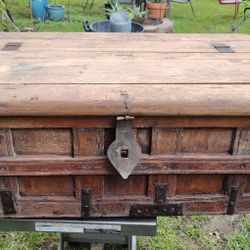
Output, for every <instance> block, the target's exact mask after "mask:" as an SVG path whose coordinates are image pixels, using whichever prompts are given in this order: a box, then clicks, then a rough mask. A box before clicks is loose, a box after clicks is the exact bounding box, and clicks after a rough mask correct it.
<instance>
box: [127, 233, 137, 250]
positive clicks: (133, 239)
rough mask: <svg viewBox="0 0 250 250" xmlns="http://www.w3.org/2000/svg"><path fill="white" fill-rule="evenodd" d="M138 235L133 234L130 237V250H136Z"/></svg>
mask: <svg viewBox="0 0 250 250" xmlns="http://www.w3.org/2000/svg"><path fill="white" fill-rule="evenodd" d="M136 243H137V241H136V235H131V237H129V238H128V250H136Z"/></svg>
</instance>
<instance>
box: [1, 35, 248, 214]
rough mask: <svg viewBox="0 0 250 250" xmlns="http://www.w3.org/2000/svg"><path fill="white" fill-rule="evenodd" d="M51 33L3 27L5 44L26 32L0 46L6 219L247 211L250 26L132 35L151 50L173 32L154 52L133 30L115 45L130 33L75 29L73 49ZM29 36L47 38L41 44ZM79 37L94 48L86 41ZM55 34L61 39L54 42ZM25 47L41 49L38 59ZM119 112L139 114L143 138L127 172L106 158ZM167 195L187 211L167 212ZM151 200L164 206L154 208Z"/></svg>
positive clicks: (138, 132)
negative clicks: (220, 46) (220, 45)
mask: <svg viewBox="0 0 250 250" xmlns="http://www.w3.org/2000/svg"><path fill="white" fill-rule="evenodd" d="M44 36H45V38H43V39H42V40H41V41H38V37H37V36H36V35H35V34H34V35H33V34H32V35H30V34H29V35H27V37H25V36H24V35H22V36H20V37H18V35H14V34H7V35H3V36H1V37H0V48H1V47H4V45H5V44H6V43H7V42H16V41H19V42H20V41H21V42H22V46H21V47H20V48H19V49H18V50H17V51H15V54H13V51H9V50H7V51H6V50H4V49H3V50H2V51H0V55H1V56H2V58H3V59H4V63H3V64H2V63H1V66H0V72H2V76H0V91H1V92H0V98H1V99H0V201H1V202H0V217H1V218H4V217H14V218H21V217H26V218H28V217H30V218H34V217H37V218H41V217H50V218H56V217H75V218H76V217H77V218H80V217H84V218H86V217H120V216H135V217H140V216H157V215H176V214H178V215H181V214H233V213H241V212H242V213H243V212H249V211H250V73H249V66H250V59H249V53H250V38H249V37H248V36H232V35H229V36H226V38H224V37H223V36H219V35H218V36H216V35H214V36H212V35H204V36H202V35H196V36H195V35H189V36H188V37H185V36H184V35H183V36H181V35H179V36H178V35H172V36H171V35H170V36H164V35H163V36H159V37H160V38H159V37H158V38H157V39H156V38H155V39H154V38H153V36H150V35H139V36H134V37H132V38H134V39H139V40H141V41H142V42H144V43H146V42H147V43H146V44H147V46H148V48H151V49H152V50H153V49H157V48H159V47H158V45H161V43H162V41H164V39H165V40H166V41H165V42H166V45H165V47H164V46H163V47H162V48H161V49H159V50H158V51H149V52H148V51H144V49H145V47H138V46H137V45H135V43H134V40H133V39H132V38H131V40H129V41H127V43H128V45H126V46H125V48H124V47H123V46H121V45H119V46H120V47H119V46H118V45H117V46H116V44H119V43H123V42H124V40H123V39H124V37H126V35H117V36H114V37H112V36H110V35H98V34H94V35H93V34H92V35H85V37H84V36H82V37H81V39H82V40H81V39H80V38H79V37H78V36H76V35H72V34H71V35H68V36H67V35H65V36H66V39H65V40H66V41H65V44H64V43H63V42H62V45H61V48H63V49H64V51H65V54H64V55H61V54H60V53H59V54H57V53H56V52H58V51H59V50H58V49H57V48H55V46H53V42H58V41H59V38H60V39H63V35H62V34H60V33H59V35H58V36H59V38H57V36H56V35H55V34H45V35H44ZM72 36H73V38H72ZM74 36H75V37H74ZM154 37H155V36H154ZM32 39H33V40H32ZM95 39H99V43H100V44H101V41H102V40H101V39H104V40H103V41H104V42H103V43H104V45H105V46H108V45H110V41H113V42H114V43H113V44H112V46H113V47H112V49H110V48H109V51H110V52H109V53H110V54H109V55H108V54H107V51H106V50H105V49H104V48H105V46H104V45H99V47H98V46H96V47H91V41H92V43H94V42H95ZM112 39H113V40H112ZM31 40H32V41H36V42H37V43H38V44H39V43H40V47H39V49H37V48H36V47H33V46H34V45H32V44H31ZM208 40H209V42H208ZM60 41H61V40H60ZM72 41H73V43H75V46H76V45H78V46H79V47H78V49H79V51H75V50H74V49H75V47H73V45H72ZM81 41H82V42H85V46H83V47H80V45H79V44H80V42H81ZM169 41H170V42H169ZM171 41H173V42H172V43H171ZM182 41H183V43H182V44H180V45H178V42H179V43H181V42H182ZM197 41H199V43H198V45H197V44H196V45H194V46H193V45H192V44H195V43H197ZM220 41H226V42H227V43H228V44H229V45H230V46H231V47H232V48H233V49H234V50H235V51H236V53H222V54H221V53H219V52H217V51H216V50H215V49H214V48H213V47H212V46H211V48H210V47H209V46H208V44H211V43H212V42H220ZM105 42H106V44H105ZM116 42H117V43H116ZM168 43H170V44H171V46H173V49H172V51H168ZM26 44H28V45H27V47H25V45H26ZM46 44H47V45H48V44H49V45H50V46H52V48H51V47H49V49H47V50H48V51H47V50H46V48H44V47H43V46H45V45H46ZM88 44H89V45H88ZM150 44H152V45H150ZM176 44H177V45H176ZM183 44H186V45H185V46H184V48H183V47H182V46H183ZM204 44H205V45H204ZM129 45H130V46H129ZM203 45H204V46H203ZM70 46H72V47H70ZM133 46H134V47H133ZM178 46H179V47H178ZM192 46H193V47H192ZM26 50H31V51H33V54H34V51H35V52H36V51H38V52H39V53H38V52H37V57H34V58H33V57H32V55H33V54H32V53H31V52H28V53H25V52H26ZM178 50H180V51H178ZM188 50H190V52H188ZM193 50H194V52H195V53H197V54H196V55H194V54H192V53H191V52H192V51H193ZM45 51H47V52H45ZM238 51H239V53H237V52H238ZM244 51H245V53H243V52H244ZM76 52H77V53H76ZM173 52H176V53H173ZM42 53H44V54H42ZM173 54H174V55H173ZM246 55H247V56H246ZM80 56H81V57H80ZM195 56H196V57H195ZM187 57H188V58H187ZM67 60H68V61H67ZM135 62H137V64H135ZM190 62H192V63H193V65H192V67H193V72H190V71H189V70H190V69H191V66H190ZM194 62H195V63H194ZM94 63H96V66H95V67H94V66H93V64H94ZM112 63H113V64H112ZM139 63H140V67H142V71H140V72H136V71H133V70H139V68H140V67H139V66H138V64H139ZM150 63H151V65H152V63H153V64H154V67H162V69H164V70H165V71H164V72H160V71H158V70H157V69H155V68H153V73H152V75H151V74H150V73H148V72H147V70H145V68H147V67H149V65H150ZM117 64H119V65H120V67H125V69H124V68H123V70H120V71H119V72H116V73H114V72H113V70H110V74H109V76H108V73H105V70H107V68H108V66H110V65H111V66H112V65H113V67H114V68H115V67H116V65H117ZM201 64H202V65H203V66H200V65H201ZM55 65H56V66H55ZM79 65H80V66H81V67H80V66H79ZM101 65H104V66H103V67H104V68H105V70H104V69H100V67H101ZM107 65H108V66H107ZM126 65H127V66H126ZM128 65H129V66H128ZM157 65H158V66H157ZM92 66H93V67H92ZM135 66H136V67H137V68H134V67H135ZM180 67H182V68H180ZM223 67H224V68H223ZM149 68H150V67H149ZM149 68H148V69H149ZM175 68H176V69H175ZM196 68H197V69H196ZM94 69H95V72H96V74H95V75H94V73H93V72H94ZM115 69H116V70H118V69H117V68H115ZM115 69H114V70H115ZM233 69H236V71H233ZM81 70H82V71H83V72H85V73H84V74H83V75H82V73H81V72H80V71H81ZM124 70H125V71H126V72H127V74H126V72H124ZM92 71H93V72H92ZM46 72H47V73H46ZM181 72H183V73H181ZM188 72H189V73H188ZM147 74H148V78H147V77H146V76H145V75H147ZM83 76H86V77H83ZM81 81H82V82H81ZM139 81H142V82H139ZM144 82H145V83H144ZM120 115H132V116H134V117H135V118H134V120H133V128H132V138H133V140H134V141H137V142H138V144H139V145H140V148H141V155H140V160H139V163H138V164H137V165H136V167H135V169H134V170H133V172H132V174H131V175H130V176H129V177H128V179H123V178H122V177H121V176H120V175H119V174H118V173H117V171H116V170H115V169H114V167H113V166H112V164H111V163H110V161H109V159H108V157H107V149H108V147H109V146H110V144H111V143H112V142H113V141H114V140H115V137H116V135H115V131H116V118H117V117H118V116H120ZM160 185H165V187H166V190H165V191H166V193H164V194H163V197H161V198H162V200H159V199H158V198H159V197H157V188H158V187H159V186H160ZM86 189H87V190H89V191H90V194H89V195H88V197H86V193H84V190H85V191H86ZM167 204H168V205H173V206H176V205H177V206H178V205H179V206H180V210H179V213H176V211H172V212H171V209H170V210H169V208H167V210H168V211H167V212H166V213H165V212H164V211H165V210H164V205H167ZM140 206H142V207H140ZM153 206H155V209H156V210H157V209H158V208H159V207H161V206H163V208H162V209H163V210H161V211H160V212H159V210H157V211H158V212H157V211H156V212H154V211H153V210H152V211H151V209H152V208H153ZM86 207H87V208H86ZM133 209H136V210H135V211H132V210H133ZM147 209H149V210H150V211H148V210H147ZM160 209H161V208H160ZM142 210H143V211H142ZM171 213H172V214H171Z"/></svg>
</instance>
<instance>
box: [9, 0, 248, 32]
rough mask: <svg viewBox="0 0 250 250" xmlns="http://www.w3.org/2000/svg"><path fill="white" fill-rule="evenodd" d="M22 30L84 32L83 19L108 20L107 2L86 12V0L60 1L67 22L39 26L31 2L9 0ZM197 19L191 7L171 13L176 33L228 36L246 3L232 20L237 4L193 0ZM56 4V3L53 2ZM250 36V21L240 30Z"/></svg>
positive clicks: (177, 6) (180, 6)
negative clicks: (104, 7)
mask: <svg viewBox="0 0 250 250" xmlns="http://www.w3.org/2000/svg"><path fill="white" fill-rule="evenodd" d="M6 1H7V2H8V4H9V7H10V9H11V12H12V13H13V15H14V18H15V21H16V23H17V25H18V26H19V27H21V28H25V27H34V28H35V30H37V31H82V30H83V29H82V20H83V19H88V20H89V21H90V22H93V21H97V20H102V19H105V13H104V9H103V4H104V2H105V0H95V2H94V5H93V7H92V8H91V9H89V7H87V8H86V9H85V10H84V9H83V6H84V3H85V1H86V0H73V1H72V0H70V7H69V3H68V0H57V2H58V3H61V4H63V5H64V6H65V16H64V20H63V21H61V22H58V23H56V22H52V21H48V22H46V23H39V22H37V21H36V20H31V19H30V10H29V7H28V0H6ZM192 2H193V7H194V9H195V12H196V17H193V14H192V12H191V9H190V6H189V4H178V3H172V5H171V6H172V7H171V13H172V20H173V21H174V31H175V32H181V33H229V32H231V26H232V25H233V24H235V23H236V22H237V21H239V19H241V18H242V15H243V9H244V4H241V5H240V14H239V15H238V17H237V19H236V20H234V19H233V14H234V5H220V4H219V1H218V0H192ZM50 3H55V1H50ZM237 32H238V33H248V34H250V19H248V20H247V21H246V22H245V23H244V24H243V25H241V26H240V28H239V29H238V30H237Z"/></svg>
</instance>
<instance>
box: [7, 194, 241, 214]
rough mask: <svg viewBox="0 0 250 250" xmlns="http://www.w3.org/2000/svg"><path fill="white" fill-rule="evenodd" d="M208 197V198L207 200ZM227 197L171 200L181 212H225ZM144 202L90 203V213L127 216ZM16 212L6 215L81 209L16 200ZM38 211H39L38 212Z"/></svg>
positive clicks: (73, 204) (69, 204) (67, 204)
mask: <svg viewBox="0 0 250 250" xmlns="http://www.w3.org/2000/svg"><path fill="white" fill-rule="evenodd" d="M208 198H209V200H208ZM227 201H228V198H227V197H226V196H214V197H212V196H210V197H208V196H206V197H199V198H198V199H194V200H193V201H192V200H185V199H184V200H183V199H176V200H172V201H171V202H179V203H183V204H184V209H183V214H184V215H185V214H187V215H191V214H225V211H226V208H227ZM140 202H144V203H145V204H152V201H149V200H148V201H145V200H144V201H143V200H139V199H138V198H137V199H134V200H124V201H120V200H118V201H115V200H114V201H113V202H112V203H110V201H103V202H98V203H93V204H91V210H90V215H91V216H93V217H103V216H106V217H107V216H109V217H117V216H121V217H124V216H126V217H127V216H128V215H129V210H130V207H131V205H133V204H138V203H140ZM243 203H244V201H243ZM18 208H19V210H18V214H17V215H8V217H10V218H15V217H19V218H22V217H29V216H33V217H36V218H39V217H40V218H41V217H51V216H52V215H53V218H60V217H77V218H79V217H80V216H81V215H80V211H81V204H80V203H79V202H72V201H71V202H70V201H68V202H63V201H61V202H48V201H32V202H31V201H18ZM38 211H39V213H38Z"/></svg>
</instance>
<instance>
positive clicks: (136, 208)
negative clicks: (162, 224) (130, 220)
mask: <svg viewBox="0 0 250 250" xmlns="http://www.w3.org/2000/svg"><path fill="white" fill-rule="evenodd" d="M182 210H183V204H181V203H177V204H161V205H154V204H151V205H145V204H144V205H132V206H131V208H130V216H131V217H156V216H179V215H182Z"/></svg>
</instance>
